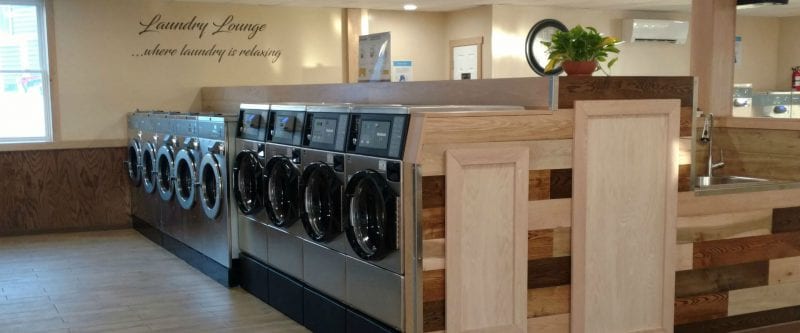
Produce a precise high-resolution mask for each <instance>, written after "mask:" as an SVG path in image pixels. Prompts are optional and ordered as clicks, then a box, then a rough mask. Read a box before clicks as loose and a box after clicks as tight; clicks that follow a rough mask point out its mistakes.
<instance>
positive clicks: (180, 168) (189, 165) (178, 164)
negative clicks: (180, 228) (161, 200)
mask: <svg viewBox="0 0 800 333" xmlns="http://www.w3.org/2000/svg"><path fill="white" fill-rule="evenodd" d="M195 184H197V166H196V164H195V157H194V152H193V151H191V150H188V149H182V150H181V151H179V152H178V155H177V156H175V194H176V197H175V198H176V200H177V201H178V204H180V205H181V207H182V208H183V209H187V210H188V209H192V206H194V202H195V187H196V185H195Z"/></svg>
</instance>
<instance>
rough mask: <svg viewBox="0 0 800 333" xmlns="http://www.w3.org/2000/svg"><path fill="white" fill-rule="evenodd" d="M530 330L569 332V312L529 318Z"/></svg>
mask: <svg viewBox="0 0 800 333" xmlns="http://www.w3.org/2000/svg"><path fill="white" fill-rule="evenodd" d="M528 332H536V333H569V313H564V314H558V315H552V316H545V317H535V318H528Z"/></svg>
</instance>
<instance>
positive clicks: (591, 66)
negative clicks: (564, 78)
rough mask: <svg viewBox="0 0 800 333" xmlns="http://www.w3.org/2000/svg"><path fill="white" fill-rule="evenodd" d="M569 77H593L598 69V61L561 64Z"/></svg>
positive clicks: (565, 62)
mask: <svg viewBox="0 0 800 333" xmlns="http://www.w3.org/2000/svg"><path fill="white" fill-rule="evenodd" d="M561 67H564V71H565V72H567V75H575V76H591V75H592V73H594V71H595V70H596V69H597V62H596V61H571V60H570V61H564V63H562V64H561Z"/></svg>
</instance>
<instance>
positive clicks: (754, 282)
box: [675, 261, 772, 297]
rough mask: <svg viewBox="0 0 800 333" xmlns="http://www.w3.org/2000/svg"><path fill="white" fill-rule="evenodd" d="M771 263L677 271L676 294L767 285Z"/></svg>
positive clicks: (696, 293)
mask: <svg viewBox="0 0 800 333" xmlns="http://www.w3.org/2000/svg"><path fill="white" fill-rule="evenodd" d="M770 266H771V263H769V262H767V261H757V262H752V263H746V264H738V265H730V266H721V267H713V268H706V269H695V270H685V271H679V272H676V273H675V296H676V297H690V296H697V295H703V294H712V293H719V292H725V291H730V290H736V289H746V288H753V287H759V286H764V285H767V283H768V282H769V279H770V277H771V275H772V272H771V271H772V268H771V267H770Z"/></svg>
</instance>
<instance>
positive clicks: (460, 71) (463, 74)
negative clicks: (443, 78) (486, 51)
mask: <svg viewBox="0 0 800 333" xmlns="http://www.w3.org/2000/svg"><path fill="white" fill-rule="evenodd" d="M482 47H483V37H474V38H467V39H461V40H451V41H450V79H451V80H477V79H481V78H482V77H481V76H482V73H481V72H482V69H481V62H482V55H481V48H482Z"/></svg>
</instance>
